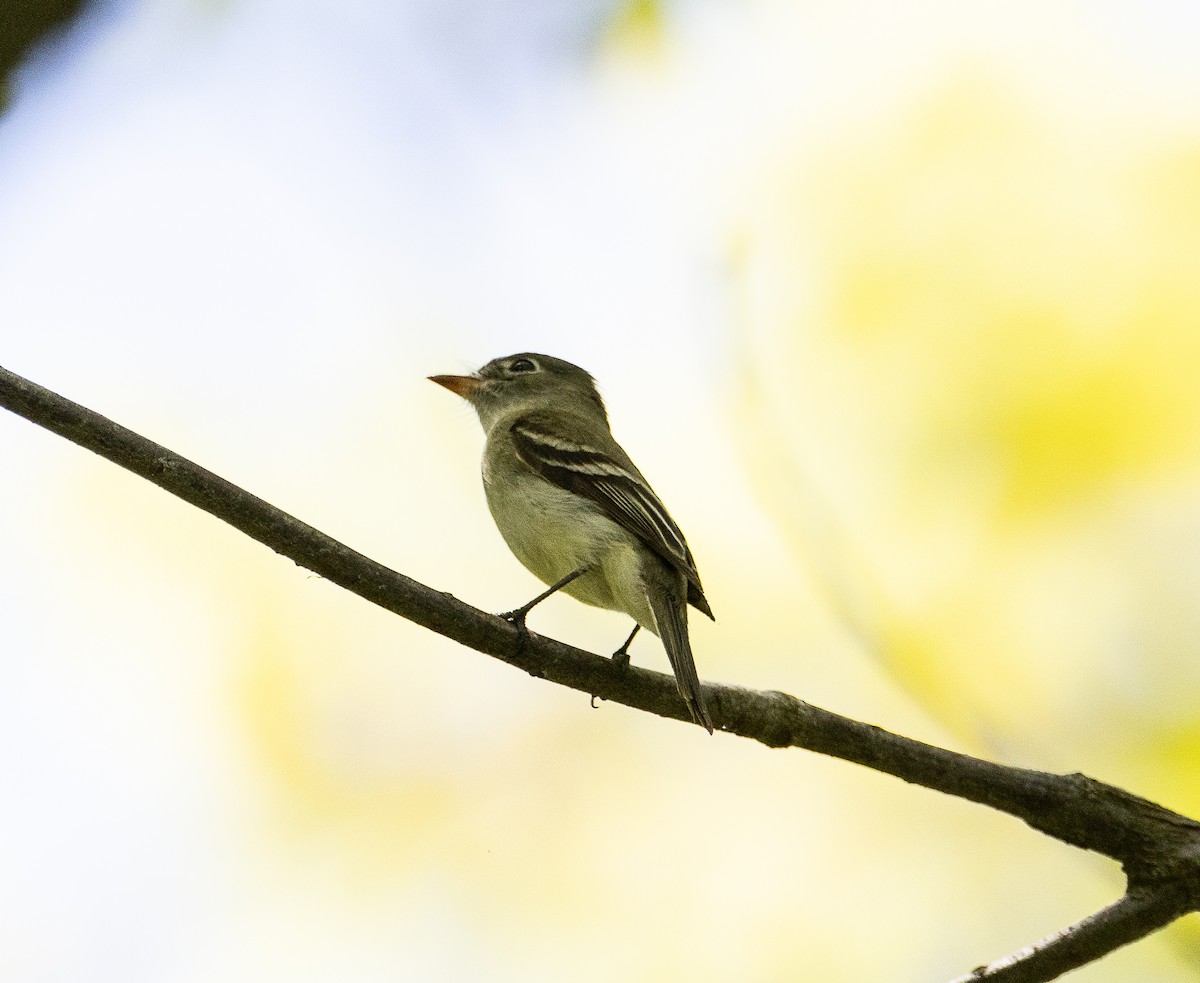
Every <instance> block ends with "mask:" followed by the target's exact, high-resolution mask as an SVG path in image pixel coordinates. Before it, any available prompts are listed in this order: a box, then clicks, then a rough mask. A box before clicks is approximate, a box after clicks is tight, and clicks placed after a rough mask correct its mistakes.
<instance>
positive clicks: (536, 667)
mask: <svg viewBox="0 0 1200 983" xmlns="http://www.w3.org/2000/svg"><path fill="white" fill-rule="evenodd" d="M0 405H2V406H5V407H7V408H8V409H10V410H12V411H13V412H14V413H17V414H19V415H21V416H24V417H26V418H27V419H29V420H31V421H33V422H34V423H37V424H39V425H40V426H43V427H45V428H46V429H48V430H51V431H53V432H54V433H57V434H59V435H61V436H63V437H65V438H67V439H68V440H70V441H72V442H74V443H76V444H79V445H80V446H81V447H85V448H87V449H88V450H91V451H93V452H95V453H96V454H99V455H100V456H101V457H104V458H107V459H108V460H110V461H112V462H113V463H115V464H119V465H120V466H121V467H124V468H127V469H128V470H130V471H132V472H133V473H135V474H138V475H141V476H142V477H143V478H146V479H147V480H148V481H151V482H153V483H154V484H156V485H158V486H159V487H161V488H164V489H166V490H167V491H169V492H171V493H172V494H174V495H177V496H178V497H179V498H182V499H183V500H184V501H186V502H189V503H190V504H192V505H195V506H197V507H198V508H201V509H204V510H205V511H206V512H209V513H211V514H212V515H215V516H216V517H217V518H219V519H222V520H224V521H225V522H227V523H229V524H230V525H232V526H234V527H235V528H237V529H239V530H241V531H242V532H244V533H246V535H248V536H250V537H252V538H254V539H256V540H258V541H259V542H261V543H263V544H265V545H266V546H269V547H270V548H271V549H273V550H275V551H276V552H277V553H281V554H283V555H284V556H287V557H290V558H291V559H292V560H294V561H295V562H296V563H298V564H300V565H301V566H304V567H307V568H308V569H310V570H312V571H313V572H314V573H317V574H319V575H320V576H322V577H324V578H326V579H327V580H330V581H332V582H334V583H336V584H338V585H339V586H341V587H344V588H346V589H347V590H349V591H352V592H354V593H355V594H358V595H359V596H360V597H363V598H365V599H366V600H368V601H371V602H372V603H374V604H378V605H379V606H380V607H383V608H386V609H387V610H389V611H392V612H394V613H396V614H398V615H400V616H401V617H404V618H407V619H408V620H410V621H413V622H415V623H416V624H419V625H422V626H423V627H425V628H428V629H430V630H431V631H435V632H437V633H438V634H441V635H444V636H446V637H447V638H451V639H453V640H455V641H457V642H460V643H461V644H463V645H466V646H469V647H470V648H473V649H476V650H477V651H479V652H483V653H484V654H486V655H490V656H493V657H495V658H497V659H500V660H502V661H504V662H507V663H509V664H510V665H513V666H516V667H518V668H520V669H523V670H525V671H526V672H528V673H529V674H530V675H533V676H539V677H542V678H544V679H547V680H549V681H551V682H554V683H558V684H559V685H562V686H568V687H570V688H572V689H576V690H579V691H581V692H584V693H590V694H593V695H595V696H599V697H601V698H603V699H606V700H612V701H613V702H616V703H621V704H624V705H626V706H629V707H633V708H635V709H638V710H644V711H646V712H648V713H654V714H657V715H659V716H662V717H669V718H673V719H676V720H682V721H690V719H691V716H690V714H689V713H688V710H687V708H686V706H685V705H684V703H683V701H682V700H681V699H680V697H679V695H678V692H677V690H676V688H675V682H674V680H673V679H672V678H671V677H670V676H667V675H664V674H662V673H658V672H652V671H650V670H647V669H640V668H637V667H634V666H628V667H626V666H622V665H619V664H616V663H614V662H613V661H612V660H611V659H608V658H605V657H601V656H597V655H593V654H591V653H589V652H584V651H583V650H581V649H577V648H573V647H572V646H570V645H565V644H563V643H562V642H558V641H555V640H553V639H550V638H545V637H543V636H540V635H537V634H534V633H530V635H529V638H528V640H527V642H525V643H522V641H521V639H520V637H519V636H518V633H517V631H516V629H515V628H514V627H513V626H512V625H511V624H509V623H508V622H506V621H504V620H503V619H502V618H500V617H497V616H496V615H492V614H487V613H485V612H483V611H479V610H477V609H476V608H473V607H471V606H470V605H468V604H465V603H463V602H462V601H459V600H457V599H456V598H454V597H452V596H451V595H450V594H448V593H444V592H441V591H437V590H434V589H432V588H430V587H426V586H425V585H424V584H420V583H417V582H416V581H414V580H410V579H409V578H408V577H405V576H404V575H402V574H399V573H396V572H395V571H394V570H390V569H388V568H387V567H385V566H383V565H382V564H379V563H376V562H375V561H374V560H371V559H369V558H368V557H365V556H363V555H362V554H360V553H356V552H355V551H354V550H352V549H350V548H349V547H347V546H345V545H343V544H342V543H339V542H337V541H336V540H334V539H332V538H330V537H329V536H326V535H325V534H324V533H322V532H320V531H319V530H317V529H314V528H313V527H311V526H308V525H305V524H304V523H303V522H300V521H299V520H298V519H295V518H293V517H292V516H290V515H288V514H287V513H285V512H282V511H280V510H279V509H277V508H275V507H274V506H273V505H270V504H268V503H267V502H264V501H263V500H262V499H260V498H256V497H255V496H254V495H251V494H250V493H249V492H247V491H244V490H243V489H241V488H238V487H237V486H236V485H233V484H231V483H230V482H228V481H226V480H225V479H224V478H221V477H219V476H217V475H215V474H213V473H212V472H210V471H206V470H205V469H204V468H201V467H200V466H198V465H196V464H194V463H192V462H191V461H188V460H186V459H185V458H183V457H180V456H179V455H178V454H176V453H174V452H173V451H170V450H168V449H167V448H165V447H161V446H160V445H158V444H155V443H153V442H152V441H149V440H147V439H146V438H144V437H141V436H139V435H138V434H136V433H134V432H133V431H131V430H127V429H125V428H124V427H122V426H120V425H118V424H116V423H113V422H112V421H111V420H108V419H106V418H105V417H103V416H100V415H99V414H97V413H95V412H93V411H91V410H89V409H87V408H86V407H83V406H80V405H78V404H76V403H72V402H71V401H70V400H67V399H64V398H63V397H62V396H59V395H57V394H55V393H53V392H50V391H49V390H47V389H44V388H42V387H41V386H38V385H36V384H34V383H32V382H29V381H27V380H25V379H22V378H21V377H20V376H17V375H14V374H13V373H11V372H9V371H7V370H6V369H3V368H0ZM705 696H706V698H707V700H708V704H709V707H710V709H711V711H712V717H713V720H714V722H715V723H716V725H717V727H719V728H720V729H721V730H723V731H725V732H727V733H730V734H737V735H739V736H741V737H747V738H750V739H752V740H755V741H758V742H760V743H762V744H765V745H767V746H768V747H773V748H782V747H798V748H805V749H807V750H810V751H816V752H818V753H820V754H826V755H830V756H832V757H836V758H841V759H843V760H845V761H852V762H854V763H856V764H860V765H864V766H866V767H868V768H872V769H875V770H876V771H881V772H886V773H887V774H890V775H894V776H896V777H897V778H901V779H903V780H904V781H906V782H911V783H912V784H915V785H922V786H924V787H926V788H930V789H934V790H936V791H939V792H944V793H946V794H948V795H954V796H958V797H960V798H964V799H969V800H971V801H973V802H978V803H981V804H983V805H987V806H990V807H991V808H993V809H997V810H999V811H1001V812H1006V813H1008V814H1010V815H1012V816H1016V817H1017V818H1019V819H1021V820H1023V821H1024V822H1026V823H1027V824H1028V825H1030V826H1031V827H1033V828H1034V829H1036V830H1040V831H1041V832H1043V833H1046V834H1047V835H1050V836H1053V837H1055V838H1057V839H1059V840H1062V841H1063V842H1064V843H1069V844H1071V845H1072V846H1076V847H1079V848H1081V849H1085V850H1093V851H1095V852H1097V853H1100V854H1103V855H1104V856H1107V857H1111V858H1112V859H1114V860H1116V861H1118V862H1119V863H1121V865H1122V866H1123V868H1124V870H1125V873H1126V876H1127V879H1128V890H1127V893H1126V894H1125V896H1124V897H1123V898H1122V899H1121V900H1119V901H1117V902H1116V903H1115V904H1113V905H1110V906H1109V907H1107V908H1105V909H1103V910H1102V911H1100V912H1097V913H1096V914H1094V915H1092V916H1090V917H1089V918H1086V919H1084V920H1083V921H1081V922H1078V923H1077V924H1075V925H1073V926H1071V927H1070V928H1068V929H1064V930H1063V931H1061V932H1058V933H1056V934H1055V935H1052V936H1049V937H1047V938H1046V939H1043V940H1042V941H1040V942H1038V943H1035V944H1034V945H1032V946H1029V947H1028V948H1027V949H1024V950H1021V951H1020V952H1018V953H1015V954H1014V955H1012V956H1009V957H1007V958H1006V959H1003V960H999V961H997V962H995V963H992V964H991V965H990V966H986V967H981V968H979V969H977V970H976V971H975V972H974V973H973V974H970V975H968V976H965V977H962V978H961V979H962V980H963V981H966V980H988V981H992V983H1018V981H1020V983H1039V981H1043V980H1051V979H1054V978H1056V977H1057V976H1060V975H1061V974H1062V973H1064V972H1067V971H1068V970H1070V969H1073V968H1076V967H1078V966H1081V965H1084V964H1085V963H1088V962H1091V961H1094V960H1095V959H1098V958H1100V957H1101V956H1103V955H1104V954H1105V953H1107V952H1110V951H1111V950H1113V949H1115V948H1118V947H1120V946H1122V945H1126V944H1128V943H1129V942H1132V941H1136V940H1137V939H1139V938H1143V937H1144V936H1146V935H1149V934H1150V933H1151V932H1154V931H1156V930H1157V929H1159V928H1162V927H1163V926H1164V925H1166V924H1168V923H1170V922H1171V921H1173V920H1174V919H1176V918H1178V917H1180V916H1181V915H1184V914H1187V913H1188V912H1193V911H1197V910H1200V822H1197V821H1195V820H1193V819H1189V818H1187V817H1186V816H1182V815H1180V814H1178V813H1175V812H1172V811H1170V810H1169V809H1165V808H1163V807H1162V806H1159V805H1156V804H1155V803H1153V802H1149V801H1147V800H1145V799H1142V798H1139V797H1138V796H1136V795H1132V794H1130V793H1129V792H1126V791H1124V790H1122V789H1119V788H1116V787H1114V786H1111V785H1106V784H1104V783H1102V782H1098V781H1095V780H1094V779H1091V778H1088V777H1087V776H1085V775H1080V774H1073V775H1055V774H1050V773H1047V772H1040V771H1032V770H1029V769H1024V768H1014V767H1010V766H1008V765H1001V764H996V763H994V762H990V761H984V760H982V759H979V758H974V757H971V756H970V755H966V754H960V753H958V752H955V751H950V750H947V749H945V748H939V747H934V746H932V745H929V744H924V743H922V742H920V741H915V740H912V739H911V738H907V737H902V736H900V735H898V734H893V733H891V732H889V731H886V730H883V729H881V728H879V727H875V726H873V725H871V724H866V723H862V722H861V721H857V720H852V719H850V718H848V717H843V716H841V715H839V714H836V713H832V712H830V711H829V710H823V709H821V708H820V707H816V706H813V705H812V704H809V703H805V702H804V701H802V700H798V699H796V698H795V697H793V696H789V695H788V694H786V693H780V692H774V691H757V690H748V689H742V688H740V687H735V686H724V685H718V684H713V683H707V684H705Z"/></svg>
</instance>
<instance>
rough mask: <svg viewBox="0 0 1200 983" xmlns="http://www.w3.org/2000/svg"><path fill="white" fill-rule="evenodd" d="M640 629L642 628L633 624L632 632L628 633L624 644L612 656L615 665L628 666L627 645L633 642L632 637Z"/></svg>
mask: <svg viewBox="0 0 1200 983" xmlns="http://www.w3.org/2000/svg"><path fill="white" fill-rule="evenodd" d="M641 628H642V626H641V625H639V624H637V623H636V622H635V623H634V626H633V631H631V632H630V633H629V637H628V638H627V639H625V644H624V645H622V646H621V647H620V648H619V649H617V650H616V651H615V652H614V653H613V654H612V657H613V662H615V663H616V664H617V665H619V666H627V665H629V643H630V642H632V641H633V636H634V635H636V634H637V633H638V632H639V631H640V630H641Z"/></svg>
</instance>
